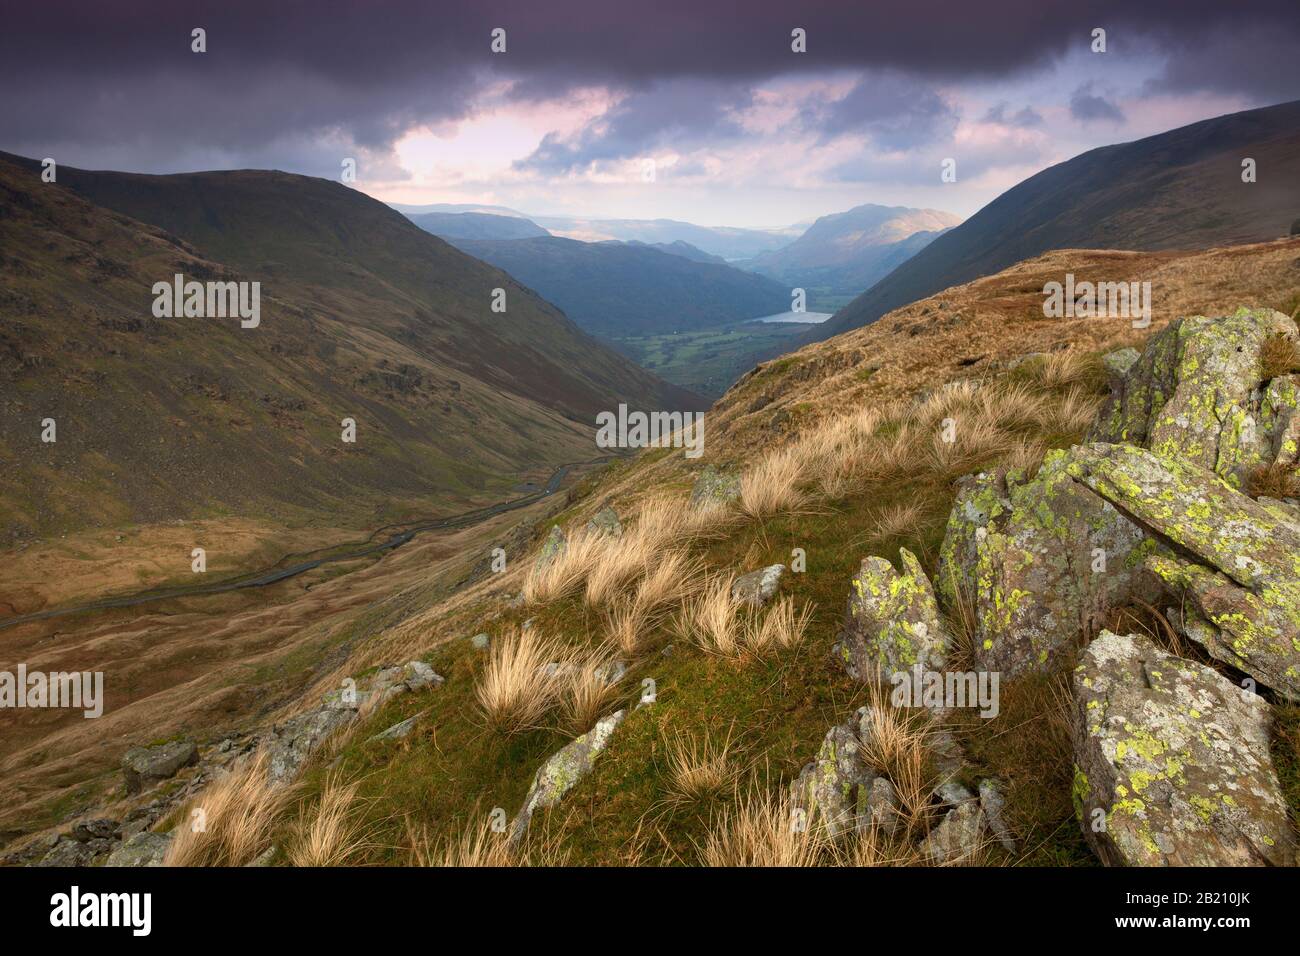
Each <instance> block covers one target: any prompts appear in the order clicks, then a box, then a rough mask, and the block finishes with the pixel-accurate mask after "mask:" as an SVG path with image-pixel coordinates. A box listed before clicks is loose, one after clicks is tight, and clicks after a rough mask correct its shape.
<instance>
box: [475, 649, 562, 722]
mask: <svg viewBox="0 0 1300 956" xmlns="http://www.w3.org/2000/svg"><path fill="white" fill-rule="evenodd" d="M567 656H568V651H567V649H566V648H565V647H563V645H561V644H560V642H559V641H557V640H555V639H554V638H550V637H543V636H542V635H541V634H539V633H538V632H537V631H536V630H532V629H530V630H521V631H516V632H514V633H512V634H508V635H506V636H505V637H503V638H501V639H500V640H498V641H495V642H493V644H492V646H491V647H490V648H489V650H488V661H487V666H486V667H485V668H484V670H483V674H482V676H481V677H480V678H479V682H478V686H477V687H476V688H475V689H474V693H475V697H476V698H477V699H478V704H479V707H480V708H481V709H482V711H483V714H484V716H485V717H486V718H487V725H488V726H489V727H490V728H491V729H492V730H494V731H496V732H497V733H503V734H515V733H521V732H523V731H526V730H533V729H536V728H537V727H539V726H541V723H542V718H543V717H544V716H545V715H546V714H547V713H548V712H549V711H550V710H551V709H552V708H553V707H555V705H556V704H557V703H558V702H559V700H560V694H561V690H562V684H561V682H560V681H559V680H557V678H556V677H555V676H554V675H552V674H549V673H548V672H547V668H546V665H547V664H549V663H552V662H559V661H564V660H566V659H567Z"/></svg>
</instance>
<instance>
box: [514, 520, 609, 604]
mask: <svg viewBox="0 0 1300 956" xmlns="http://www.w3.org/2000/svg"><path fill="white" fill-rule="evenodd" d="M620 540H621V539H620ZM609 541H610V539H609V538H608V537H607V536H605V535H603V534H600V533H597V532H591V531H587V530H586V529H580V530H578V531H575V532H573V534H571V535H569V537H568V540H567V542H566V544H565V546H564V550H563V551H561V552H560V553H559V554H557V555H554V556H553V557H552V558H551V560H550V561H548V562H547V563H546V564H542V565H538V564H534V565H533V566H532V567H531V568H529V569H528V574H527V575H526V576H525V577H524V585H523V596H524V600H525V601H527V602H528V603H529V604H547V603H549V602H551V601H555V600H558V599H560V598H563V597H567V596H568V595H569V594H572V593H573V592H574V591H576V590H578V588H580V587H581V586H582V585H583V583H584V582H585V581H586V580H587V577H588V575H590V574H591V573H592V571H593V570H595V569H597V568H599V567H600V566H601V565H602V564H603V563H604V562H605V561H606V560H607V559H608V556H609V551H610V545H609Z"/></svg>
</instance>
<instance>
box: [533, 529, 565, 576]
mask: <svg viewBox="0 0 1300 956" xmlns="http://www.w3.org/2000/svg"><path fill="white" fill-rule="evenodd" d="M568 546H569V540H568V539H567V538H566V537H565V536H564V531H563V530H562V529H561V528H560V526H559V525H558V524H556V525H551V533H550V534H548V535H547V536H546V540H545V541H543V542H542V550H541V551H540V552H538V555H537V567H538V568H544V567H546V566H547V565H548V564H550V563H551V562H552V561H554V560H555V559H556V558H558V557H559V556H560V555H562V554H563V553H564V551H565V549H566V548H568Z"/></svg>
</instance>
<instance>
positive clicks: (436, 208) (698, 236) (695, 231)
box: [393, 203, 800, 260]
mask: <svg viewBox="0 0 1300 956" xmlns="http://www.w3.org/2000/svg"><path fill="white" fill-rule="evenodd" d="M393 208H394V209H396V210H397V211H398V212H400V213H403V214H405V215H407V216H419V215H424V214H427V213H484V214H489V215H495V216H513V217H515V218H517V219H525V220H528V221H530V222H532V223H533V224H534V225H535V226H539V227H541V228H543V229H545V230H547V231H548V232H550V233H552V234H554V235H557V236H562V237H564V238H566V239H579V240H581V241H583V242H603V241H606V240H609V239H617V240H619V241H622V242H631V241H636V242H642V243H646V244H647V245H656V244H672V243H675V242H678V241H681V242H686V243H689V244H690V245H692V246H694V247H695V248H697V249H700V250H702V251H703V252H706V253H708V254H709V255H712V256H719V257H721V258H723V259H728V260H730V259H751V258H753V257H754V256H758V255H761V254H762V253H764V252H770V251H772V250H774V249H779V248H781V247H782V246H784V245H786V244H788V243H789V242H790V241H791V240H793V239H794V238H796V237H797V236H798V235H799V231H800V230H798V229H794V230H779V229H770V230H769V229H737V228H732V227H728V226H697V225H695V224H694V223H690V222H681V221H679V220H676V219H582V218H578V217H574V216H535V215H530V214H525V213H522V212H519V211H518V210H515V209H510V208H509V207H507V206H483V205H474V204H457V203H432V204H429V205H423V206H413V205H407V204H403V203H393ZM417 221H418V220H417ZM483 238H494V239H506V238H511V237H509V236H490V237H489V236H484V237H483Z"/></svg>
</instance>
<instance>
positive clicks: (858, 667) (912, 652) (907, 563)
mask: <svg viewBox="0 0 1300 956" xmlns="http://www.w3.org/2000/svg"><path fill="white" fill-rule="evenodd" d="M899 554H900V557H901V559H902V564H903V570H902V572H901V573H900V572H898V571H895V570H894V566H893V565H892V564H890V563H889V562H888V561H887V560H885V559H884V558H879V557H874V556H873V557H869V558H867V559H866V560H864V561H863V562H862V565H861V567H860V568H859V569H858V573H857V574H856V575H855V576H854V578H853V581H852V582H851V589H852V590H851V592H850V594H849V606H848V612H847V613H846V615H845V621H844V628H843V630H841V632H840V639H839V643H838V644H837V645H836V650H837V653H838V654H839V656H840V658H841V660H843V662H844V666H845V668H846V669H847V670H848V672H849V674H850V676H852V677H853V678H855V679H856V680H869V679H871V678H872V677H874V676H875V675H877V674H880V675H882V676H884V677H886V678H887V677H888V676H889V675H890V674H894V673H897V672H899V671H910V670H911V669H912V668H913V667H914V666H917V665H919V666H920V667H921V668H923V669H925V670H942V669H943V665H944V662H945V660H946V659H947V655H948V652H949V650H950V644H951V639H950V637H949V635H948V630H947V628H946V627H944V624H943V621H942V620H941V619H940V617H939V605H938V603H937V602H936V601H935V597H934V589H933V588H931V586H930V579H929V578H927V577H926V575H925V571H924V570H923V569H922V568H921V562H919V561H917V560H916V555H914V554H912V552H911V551H908V550H907V549H906V548H904V549H902V550H901V551H900V552H899Z"/></svg>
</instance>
